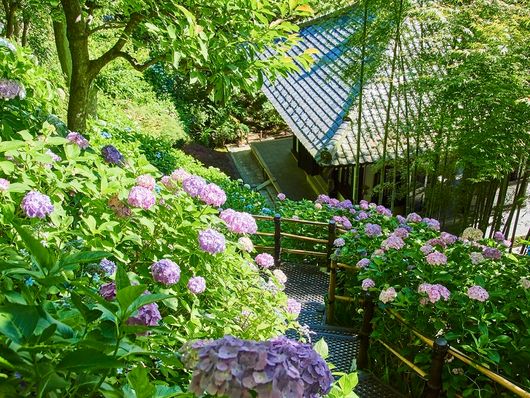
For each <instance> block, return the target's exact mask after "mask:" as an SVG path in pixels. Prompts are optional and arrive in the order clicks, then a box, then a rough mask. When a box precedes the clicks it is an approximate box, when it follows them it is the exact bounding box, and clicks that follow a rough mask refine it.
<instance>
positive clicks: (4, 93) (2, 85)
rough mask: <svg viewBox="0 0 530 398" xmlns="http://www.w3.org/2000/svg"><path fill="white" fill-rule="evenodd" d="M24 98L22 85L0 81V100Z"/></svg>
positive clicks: (24, 92)
mask: <svg viewBox="0 0 530 398" xmlns="http://www.w3.org/2000/svg"><path fill="white" fill-rule="evenodd" d="M16 97H18V98H20V99H24V98H26V89H25V88H24V86H23V85H22V83H20V82H17V81H15V80H10V79H0V99H3V100H6V101H9V100H12V99H15V98H16Z"/></svg>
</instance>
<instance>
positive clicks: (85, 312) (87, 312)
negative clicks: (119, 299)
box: [71, 292, 101, 323]
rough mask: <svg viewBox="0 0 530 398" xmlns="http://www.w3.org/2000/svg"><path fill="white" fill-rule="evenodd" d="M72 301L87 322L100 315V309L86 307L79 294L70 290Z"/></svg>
mask: <svg viewBox="0 0 530 398" xmlns="http://www.w3.org/2000/svg"><path fill="white" fill-rule="evenodd" d="M71 295H72V303H74V305H75V307H76V308H77V309H78V310H79V312H80V313H81V315H82V316H83V318H84V319H85V321H86V322H87V323H90V322H94V321H95V320H96V319H98V318H99V317H100V316H101V311H98V310H91V309H90V308H88V307H87V306H86V305H85V304H84V303H83V300H82V299H81V296H79V295H78V294H77V293H75V292H72V293H71Z"/></svg>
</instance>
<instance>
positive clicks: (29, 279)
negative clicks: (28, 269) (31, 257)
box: [24, 276, 35, 286]
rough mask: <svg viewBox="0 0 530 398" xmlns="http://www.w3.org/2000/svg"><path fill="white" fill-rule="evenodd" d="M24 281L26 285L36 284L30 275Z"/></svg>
mask: <svg viewBox="0 0 530 398" xmlns="http://www.w3.org/2000/svg"><path fill="white" fill-rule="evenodd" d="M24 283H25V284H26V286H33V285H34V284H35V281H34V280H33V278H32V277H31V276H28V277H27V278H26V281H25V282H24Z"/></svg>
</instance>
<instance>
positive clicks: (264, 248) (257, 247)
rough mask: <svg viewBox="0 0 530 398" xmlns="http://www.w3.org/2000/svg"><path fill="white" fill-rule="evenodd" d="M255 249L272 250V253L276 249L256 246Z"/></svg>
mask: <svg viewBox="0 0 530 398" xmlns="http://www.w3.org/2000/svg"><path fill="white" fill-rule="evenodd" d="M254 248H255V249H259V250H270V251H274V247H272V246H263V245H254Z"/></svg>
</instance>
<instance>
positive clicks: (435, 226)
mask: <svg viewBox="0 0 530 398" xmlns="http://www.w3.org/2000/svg"><path fill="white" fill-rule="evenodd" d="M422 221H423V222H424V223H425V224H427V227H429V228H430V229H432V230H433V231H439V230H440V221H438V220H436V219H434V218H427V217H425V218H424V219H423V220H422Z"/></svg>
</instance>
